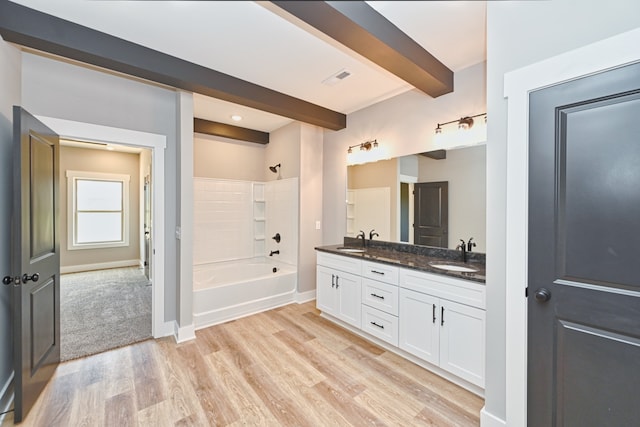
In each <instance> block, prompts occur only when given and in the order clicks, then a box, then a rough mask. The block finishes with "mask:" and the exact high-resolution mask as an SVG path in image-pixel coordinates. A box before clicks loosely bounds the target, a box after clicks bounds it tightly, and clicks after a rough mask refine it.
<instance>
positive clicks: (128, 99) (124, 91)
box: [22, 53, 180, 321]
mask: <svg viewBox="0 0 640 427" xmlns="http://www.w3.org/2000/svg"><path fill="white" fill-rule="evenodd" d="M22 102H23V105H24V107H25V108H26V109H27V110H29V111H30V112H31V113H32V114H36V115H42V116H48V117H55V118H61V119H67V120H74V121H79V122H87V123H93V124H98V125H105V126H111V127H119V128H124V129H131V130H138V131H143V132H150V133H155V134H161V135H166V136H167V149H166V152H165V156H166V157H165V159H166V161H165V179H166V183H165V206H166V208H165V235H166V236H168V237H167V239H166V240H165V259H164V260H161V261H160V262H163V264H164V272H165V278H166V280H165V320H166V321H172V320H175V319H176V313H177V309H176V300H177V299H176V296H177V295H176V291H177V286H178V284H177V280H175V278H177V273H176V272H177V269H176V265H177V255H178V254H177V250H176V240H175V237H174V236H175V234H174V231H175V228H176V225H177V224H178V223H177V210H178V208H179V205H178V199H177V186H178V185H179V184H180V180H179V176H178V174H177V165H176V162H177V161H178V156H177V151H176V149H177V145H178V144H177V136H176V117H177V110H176V93H175V92H174V91H172V90H168V89H166V88H162V87H158V86H155V85H152V84H147V83H143V82H141V81H138V80H134V79H129V78H125V77H122V76H120V75H114V74H110V73H108V72H103V71H99V70H97V69H94V68H88V67H87V68H85V67H80V66H78V65H73V64H71V63H67V62H62V61H59V60H55V59H52V58H49V57H44V56H38V55H34V54H30V53H24V54H23V62H22Z"/></svg>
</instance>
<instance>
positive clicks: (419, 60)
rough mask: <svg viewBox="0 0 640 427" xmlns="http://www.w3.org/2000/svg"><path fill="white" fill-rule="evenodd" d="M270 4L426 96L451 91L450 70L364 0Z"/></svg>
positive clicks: (274, 2) (451, 72)
mask: <svg viewBox="0 0 640 427" xmlns="http://www.w3.org/2000/svg"><path fill="white" fill-rule="evenodd" d="M271 3H273V4H275V5H276V6H278V7H280V8H281V9H283V10H285V11H287V12H288V13H290V14H291V15H293V16H295V17H297V18H298V19H301V20H302V21H304V22H306V23H307V24H309V25H311V26H312V27H314V28H316V29H317V30H319V31H321V32H322V33H324V34H326V35H327V36H329V37H331V38H332V39H334V40H336V41H338V42H340V43H342V44H343V45H345V46H346V47H348V48H349V49H351V50H353V51H355V52H357V53H359V54H360V55H362V56H364V57H365V58H367V59H369V60H370V61H372V62H374V63H376V64H377V65H379V66H380V67H382V68H384V69H385V70H387V71H389V72H391V73H393V74H395V75H396V76H398V77H400V78H401V79H402V80H404V81H406V82H408V83H410V84H411V85H412V86H414V87H415V88H416V89H419V90H421V91H422V92H424V93H426V94H427V95H430V96H432V97H434V98H435V97H438V96H440V95H444V94H446V93H449V92H453V71H451V70H450V69H449V68H447V67H446V66H445V65H444V64H443V63H442V62H440V61H438V59H437V58H436V57H434V56H433V55H431V54H430V53H429V52H427V51H426V50H425V49H424V48H423V47H422V46H420V45H419V44H418V43H416V42H415V41H414V40H413V39H412V38H411V37H409V36H408V35H407V34H405V33H404V32H402V31H401V30H400V29H399V28H398V27H396V26H395V25H394V24H393V23H391V22H390V21H389V20H387V19H386V18H385V17H384V16H382V15H381V14H380V13H378V12H377V11H376V10H375V9H373V8H372V7H371V6H369V5H368V4H367V3H365V2H364V1H272V2H271Z"/></svg>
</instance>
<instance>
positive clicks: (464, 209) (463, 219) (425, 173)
mask: <svg viewBox="0 0 640 427" xmlns="http://www.w3.org/2000/svg"><path fill="white" fill-rule="evenodd" d="M417 157H418V158H419V160H418V161H419V163H420V166H419V170H420V172H419V175H418V182H434V181H448V182H449V248H450V249H455V248H456V246H457V245H458V244H459V243H460V239H464V240H465V241H467V240H468V239H469V238H470V237H473V241H474V242H476V245H477V246H476V247H475V248H474V251H475V252H483V253H484V252H486V242H487V238H486V233H485V228H486V220H487V216H486V210H487V207H486V196H487V188H486V180H487V173H486V170H487V167H486V164H487V159H486V146H484V145H481V146H477V147H467V148H464V149H459V150H449V151H447V158H446V159H443V160H435V159H430V158H428V157H425V156H417Z"/></svg>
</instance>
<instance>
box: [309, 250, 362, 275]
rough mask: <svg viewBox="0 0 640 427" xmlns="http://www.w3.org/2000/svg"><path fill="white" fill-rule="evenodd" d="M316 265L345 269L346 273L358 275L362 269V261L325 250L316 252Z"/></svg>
mask: <svg viewBox="0 0 640 427" xmlns="http://www.w3.org/2000/svg"><path fill="white" fill-rule="evenodd" d="M316 254H317V258H316V259H317V262H318V265H324V266H325V267H329V268H332V269H334V270H340V271H346V272H347V273H351V274H356V275H358V276H359V275H360V274H361V270H362V261H361V260H359V259H355V258H351V257H347V256H341V255H333V254H328V253H326V252H316Z"/></svg>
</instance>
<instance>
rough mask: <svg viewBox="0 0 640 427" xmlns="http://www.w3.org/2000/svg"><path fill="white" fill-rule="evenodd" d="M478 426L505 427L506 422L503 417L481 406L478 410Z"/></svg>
mask: <svg viewBox="0 0 640 427" xmlns="http://www.w3.org/2000/svg"><path fill="white" fill-rule="evenodd" d="M480 426H481V427H507V422H506V421H505V420H503V419H500V418H498V417H496V416H495V415H493V414H490V413H489V412H487V410H486V406H483V407H482V410H481V411H480Z"/></svg>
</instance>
